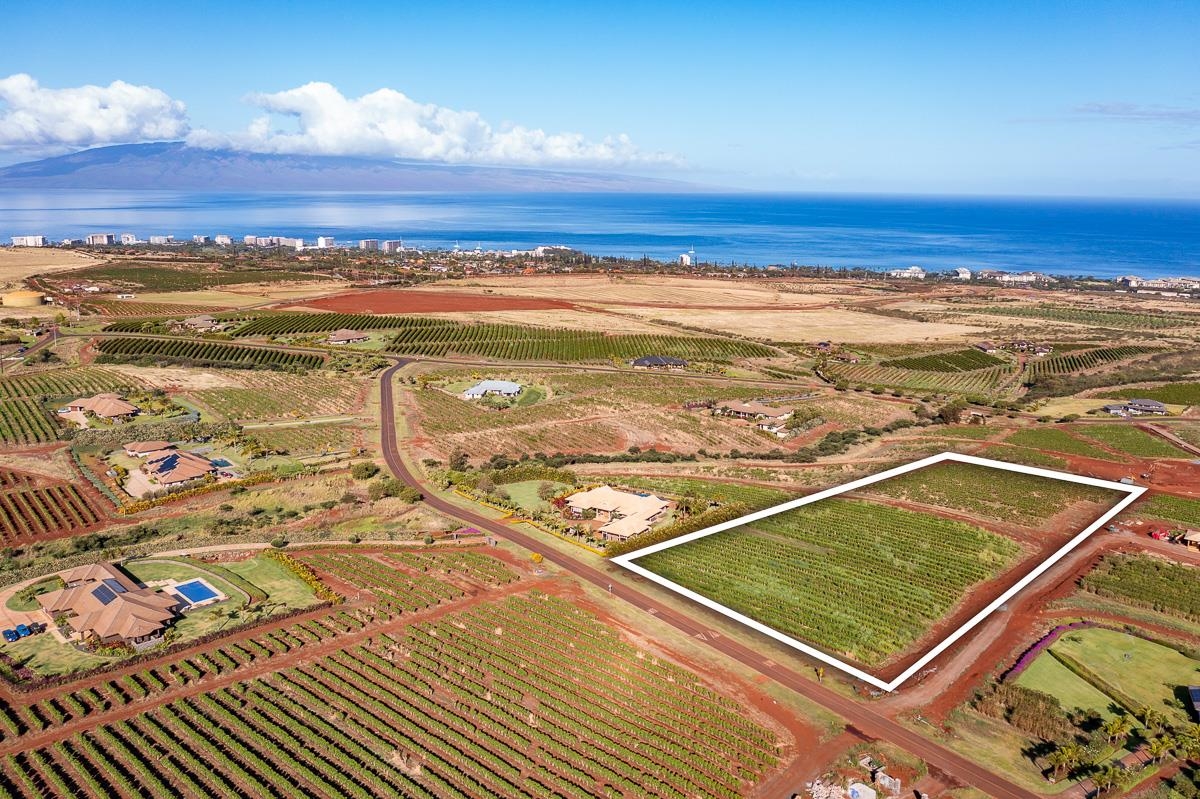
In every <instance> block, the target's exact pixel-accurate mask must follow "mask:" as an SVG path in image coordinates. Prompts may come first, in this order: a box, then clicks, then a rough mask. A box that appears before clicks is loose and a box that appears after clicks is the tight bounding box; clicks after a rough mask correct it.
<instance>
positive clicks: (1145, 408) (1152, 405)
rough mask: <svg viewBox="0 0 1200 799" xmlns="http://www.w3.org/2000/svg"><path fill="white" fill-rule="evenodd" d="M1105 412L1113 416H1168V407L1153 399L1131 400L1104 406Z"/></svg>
mask: <svg viewBox="0 0 1200 799" xmlns="http://www.w3.org/2000/svg"><path fill="white" fill-rule="evenodd" d="M1104 412H1105V413H1107V414H1109V415H1111V416H1121V417H1129V416H1166V415H1167V406H1166V405H1164V404H1162V403H1161V402H1159V401H1158V400H1152V399H1131V400H1126V401H1125V402H1117V403H1112V404H1110V405H1105V406H1104Z"/></svg>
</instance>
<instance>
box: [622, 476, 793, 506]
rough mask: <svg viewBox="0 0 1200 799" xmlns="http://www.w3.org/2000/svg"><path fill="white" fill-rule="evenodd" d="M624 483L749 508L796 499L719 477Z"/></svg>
mask: <svg viewBox="0 0 1200 799" xmlns="http://www.w3.org/2000/svg"><path fill="white" fill-rule="evenodd" d="M621 483H622V485H627V486H629V487H630V488H643V489H646V490H648V491H653V492H655V493H660V494H666V495H669V496H673V497H685V496H691V497H696V498H697V499H702V500H709V501H712V502H719V503H720V504H722V505H730V504H734V503H739V504H742V505H745V506H746V507H747V509H748V510H760V509H762V508H769V507H771V506H773V505H779V504H781V503H784V502H787V501H788V500H789V499H795V498H796V494H795V493H794V492H792V491H781V490H778V489H774V488H766V487H764V486H757V485H745V484H742V483H729V482H722V481H720V480H699V479H694V478H686V477H637V476H629V477H622V478H621Z"/></svg>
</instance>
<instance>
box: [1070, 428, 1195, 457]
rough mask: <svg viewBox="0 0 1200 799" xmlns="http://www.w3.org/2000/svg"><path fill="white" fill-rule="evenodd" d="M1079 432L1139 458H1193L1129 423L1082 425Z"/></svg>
mask: <svg viewBox="0 0 1200 799" xmlns="http://www.w3.org/2000/svg"><path fill="white" fill-rule="evenodd" d="M1078 429H1079V434H1080V435H1082V436H1084V437H1086V438H1090V439H1092V440H1093V441H1096V442H1099V443H1101V444H1104V445H1105V446H1107V447H1112V448H1113V449H1115V450H1117V451H1119V452H1128V453H1129V454H1130V455H1133V456H1135V457H1138V458H1191V457H1192V455H1190V454H1189V453H1187V452H1184V451H1183V450H1181V449H1179V448H1178V447H1176V446H1174V445H1173V444H1171V443H1170V442H1168V441H1164V440H1163V439H1161V438H1158V437H1157V436H1153V435H1151V434H1150V433H1147V432H1146V431H1144V430H1139V429H1138V428H1136V427H1133V426H1132V425H1128V424H1089V425H1080V426H1079V428H1078Z"/></svg>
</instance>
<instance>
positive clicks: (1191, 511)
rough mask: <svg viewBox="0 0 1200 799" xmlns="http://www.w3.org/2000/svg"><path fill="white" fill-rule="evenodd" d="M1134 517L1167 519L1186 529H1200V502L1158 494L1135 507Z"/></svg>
mask: <svg viewBox="0 0 1200 799" xmlns="http://www.w3.org/2000/svg"><path fill="white" fill-rule="evenodd" d="M1127 515H1130V514H1127ZM1133 515H1139V516H1146V517H1149V518H1152V519H1165V520H1167V521H1170V522H1177V523H1178V524H1181V525H1183V526H1185V527H1200V500H1195V499H1185V498H1184V497H1173V496H1169V495H1167V494H1157V495H1155V496H1153V497H1150V498H1149V499H1147V500H1144V501H1142V502H1139V503H1138V504H1137V505H1134V507H1133Z"/></svg>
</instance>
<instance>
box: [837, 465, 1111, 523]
mask: <svg viewBox="0 0 1200 799" xmlns="http://www.w3.org/2000/svg"><path fill="white" fill-rule="evenodd" d="M860 491H863V492H865V493H870V494H882V495H884V496H888V497H895V498H897V499H903V500H908V501H910V502H920V503H923V504H927V505H936V506H938V507H942V508H948V509H950V510H956V511H963V512H965V513H969V514H971V515H972V516H977V517H979V518H984V519H994V520H997V521H1007V522H1015V523H1017V524H1026V525H1031V526H1037V525H1040V524H1042V523H1044V522H1045V521H1046V520H1047V519H1049V518H1051V517H1052V516H1054V515H1055V514H1057V513H1060V512H1062V511H1063V510H1065V509H1067V508H1069V507H1071V506H1073V505H1076V504H1080V503H1088V504H1089V505H1091V506H1093V507H1094V508H1095V510H1096V515H1097V516H1099V515H1100V513H1101V512H1103V510H1105V509H1107V508H1109V507H1112V506H1113V505H1114V504H1116V502H1117V500H1119V499H1120V498H1121V497H1123V496H1124V494H1122V493H1121V492H1119V491H1112V490H1110V489H1106V488H1096V487H1094V486H1087V485H1081V484H1079V483H1068V482H1066V481H1065V480H1055V479H1053V478H1049V477H1038V476H1037V475H1032V474H1023V473H1021V472H1009V471H1005V470H1004V469H994V468H991V467H988V466H978V465H976V464H973V463H956V462H950V463H938V464H934V465H933V466H927V467H925V468H924V469H918V470H917V471H914V472H909V473H907V474H902V475H900V476H898V477H891V478H889V479H887V480H883V481H881V482H878V483H874V484H872V485H869V486H866V487H864V488H862V489H860Z"/></svg>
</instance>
